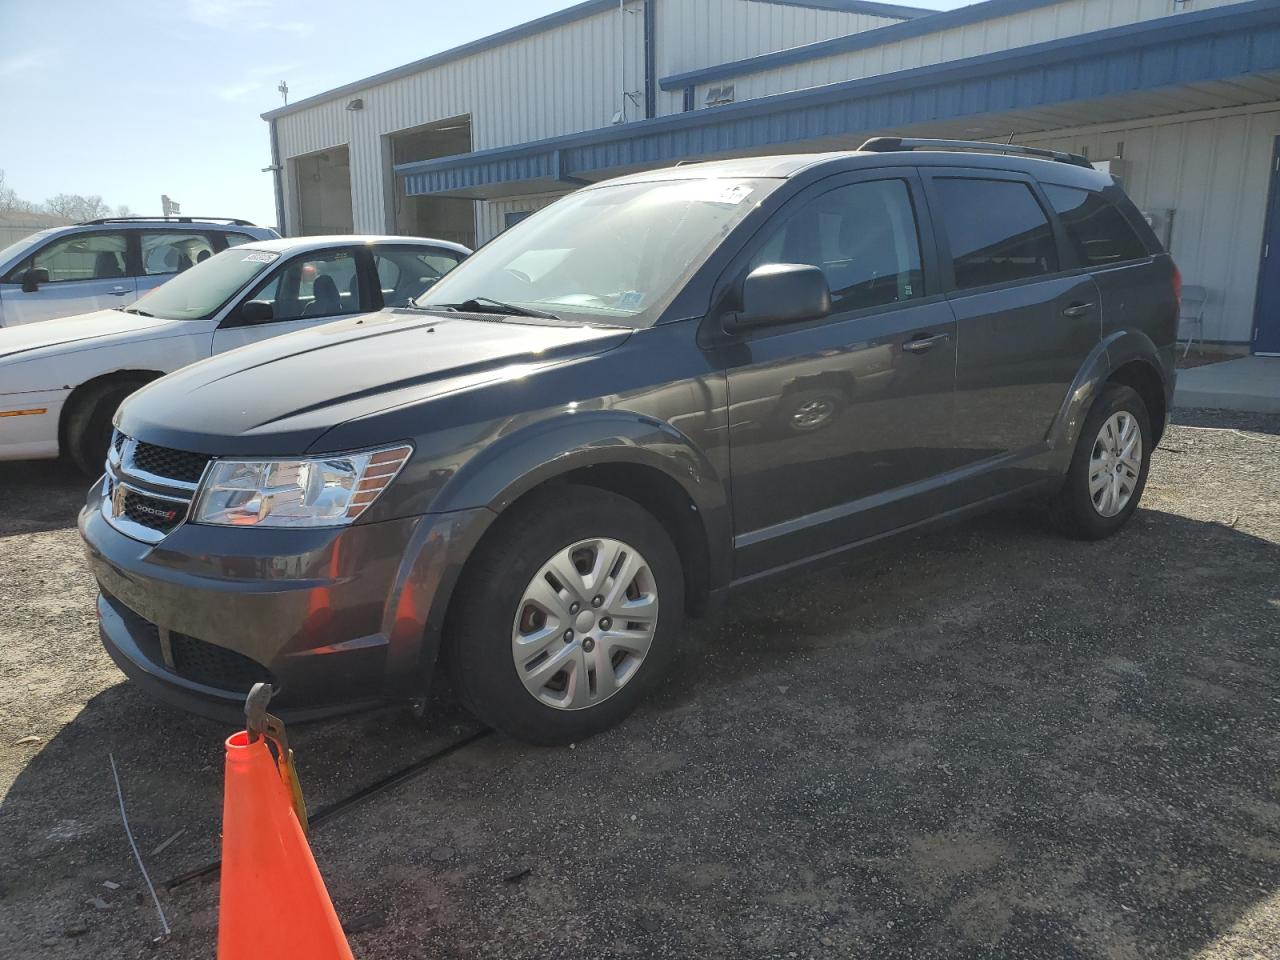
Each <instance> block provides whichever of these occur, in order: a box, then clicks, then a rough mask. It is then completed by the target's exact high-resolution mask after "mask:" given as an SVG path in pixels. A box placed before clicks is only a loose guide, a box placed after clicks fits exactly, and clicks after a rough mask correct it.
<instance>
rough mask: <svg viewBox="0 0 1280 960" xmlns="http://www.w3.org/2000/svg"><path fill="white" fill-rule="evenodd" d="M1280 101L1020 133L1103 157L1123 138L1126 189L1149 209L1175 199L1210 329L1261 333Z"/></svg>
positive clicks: (1177, 244) (1188, 278) (1238, 335)
mask: <svg viewBox="0 0 1280 960" xmlns="http://www.w3.org/2000/svg"><path fill="white" fill-rule="evenodd" d="M1277 136H1280V108H1277V107H1276V106H1275V105H1268V106H1267V107H1243V108H1239V109H1236V110H1218V111H1214V113H1212V114H1192V115H1188V116H1180V117H1177V118H1165V119H1164V120H1152V121H1144V122H1140V123H1130V124H1127V125H1111V126H1098V127H1089V128H1083V129H1080V130H1073V131H1063V132H1058V133H1055V134H1053V135H1052V136H1050V137H1043V138H1036V137H1020V138H1019V139H1020V140H1021V141H1023V142H1026V143H1031V144H1034V145H1036V146H1048V147H1055V148H1057V149H1062V150H1073V151H1076V152H1081V151H1082V150H1087V151H1088V154H1089V156H1090V157H1091V158H1093V159H1094V160H1102V159H1106V158H1109V157H1114V156H1115V155H1116V151H1117V149H1119V147H1118V145H1119V144H1123V150H1124V159H1125V161H1126V163H1127V164H1128V167H1129V170H1128V174H1127V176H1126V179H1125V181H1124V186H1125V189H1126V191H1128V193H1129V196H1130V197H1132V198H1133V201H1134V203H1136V204H1137V205H1138V207H1139V208H1141V209H1142V210H1144V211H1146V210H1158V209H1172V210H1173V211H1174V216H1173V240H1172V242H1171V244H1170V252H1171V253H1172V254H1173V257H1174V260H1175V261H1176V262H1177V264H1178V268H1179V269H1180V270H1181V271H1182V279H1183V282H1184V283H1188V284H1198V285H1199V286H1202V287H1204V288H1205V291H1206V293H1207V295H1208V299H1207V300H1206V302H1205V312H1204V338H1205V339H1206V340H1218V341H1223V342H1228V343H1247V342H1248V341H1249V340H1250V339H1251V337H1252V331H1253V308H1254V298H1255V295H1256V292H1257V283H1258V260H1259V255H1260V253H1261V250H1262V233H1263V227H1264V220H1265V217H1266V202H1267V189H1268V184H1269V177H1270V169H1271V157H1272V149H1273V146H1274V143H1275V138H1276V137H1277Z"/></svg>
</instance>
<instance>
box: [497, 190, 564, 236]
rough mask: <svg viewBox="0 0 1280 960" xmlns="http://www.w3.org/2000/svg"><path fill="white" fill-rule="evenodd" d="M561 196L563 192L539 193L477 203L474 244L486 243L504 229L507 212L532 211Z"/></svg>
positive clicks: (551, 202)
mask: <svg viewBox="0 0 1280 960" xmlns="http://www.w3.org/2000/svg"><path fill="white" fill-rule="evenodd" d="M563 196H564V194H563V193H540V194H538V195H537V196H532V197H508V198H506V199H504V200H490V201H487V202H486V201H481V202H480V203H477V204H476V246H479V245H480V244H482V243H488V242H489V241H490V240H492V239H493V238H494V237H496V236H497V235H498V234H500V233H501V232H502V231H503V230H505V229H506V225H507V214H508V213H533V212H534V211H535V210H541V209H542V208H543V207H546V206H550V205H551V204H553V203H555V202H556V201H557V200H559V199H560V198H561V197H563Z"/></svg>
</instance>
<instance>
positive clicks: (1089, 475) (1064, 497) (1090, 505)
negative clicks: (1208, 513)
mask: <svg viewBox="0 0 1280 960" xmlns="http://www.w3.org/2000/svg"><path fill="white" fill-rule="evenodd" d="M1151 448H1152V442H1151V420H1150V417H1149V416H1148V414H1147V405H1146V404H1145V403H1143V402H1142V397H1140V396H1139V395H1138V393H1137V391H1135V390H1133V389H1132V388H1131V387H1126V386H1122V385H1120V384H1114V383H1113V384H1107V385H1106V386H1105V387H1104V388H1103V390H1102V392H1101V394H1100V395H1099V396H1098V399H1097V400H1096V401H1095V402H1094V405H1093V408H1092V409H1091V410H1090V411H1089V416H1088V417H1087V418H1086V419H1085V422H1084V426H1083V427H1082V428H1081V430H1080V438H1079V440H1077V441H1076V449H1075V453H1074V454H1073V455H1072V458H1071V466H1070V468H1069V469H1068V471H1067V478H1066V482H1065V483H1064V484H1063V486H1062V489H1061V490H1060V491H1059V492H1058V494H1057V496H1056V497H1055V499H1054V502H1053V505H1052V506H1053V514H1054V518H1055V519H1056V520H1057V522H1058V525H1059V526H1060V527H1061V528H1062V529H1063V531H1064V532H1065V533H1067V534H1068V535H1070V536H1073V537H1076V538H1077V539H1081V540H1101V539H1102V538H1103V537H1109V536H1111V534H1113V533H1115V532H1116V531H1117V530H1119V529H1120V528H1121V527H1123V526H1124V525H1125V524H1126V523H1128V522H1129V518H1130V517H1132V516H1133V514H1134V512H1135V511H1136V510H1137V509H1138V501H1139V500H1140V499H1141V497H1142V491H1143V489H1144V488H1145V487H1146V484H1147V471H1148V469H1149V468H1150V465H1151V453H1152V449H1151Z"/></svg>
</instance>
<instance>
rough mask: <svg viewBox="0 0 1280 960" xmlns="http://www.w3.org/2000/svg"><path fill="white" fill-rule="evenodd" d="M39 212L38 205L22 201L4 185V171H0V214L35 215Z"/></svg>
mask: <svg viewBox="0 0 1280 960" xmlns="http://www.w3.org/2000/svg"><path fill="white" fill-rule="evenodd" d="M39 210H40V206H39V204H35V203H32V202H31V201H30V200H23V199H22V198H21V197H19V196H18V194H17V193H16V192H15V191H14V189H13V188H12V187H10V186H9V185H8V184H6V183H5V180H4V171H3V170H0V213H37V212H39Z"/></svg>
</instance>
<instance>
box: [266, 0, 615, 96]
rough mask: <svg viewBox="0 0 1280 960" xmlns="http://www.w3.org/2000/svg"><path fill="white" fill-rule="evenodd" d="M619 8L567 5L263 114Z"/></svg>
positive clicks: (596, 1) (611, 3)
mask: <svg viewBox="0 0 1280 960" xmlns="http://www.w3.org/2000/svg"><path fill="white" fill-rule="evenodd" d="M617 9H618V0H585V2H583V3H578V4H575V5H574V6H572V7H566V8H565V9H564V10H557V11H556V12H555V13H549V14H547V15H546V16H545V17H538V19H536V20H530V21H529V22H528V23H522V24H520V25H519V26H516V27H512V28H511V29H509V30H502V31H499V32H498V33H494V34H491V35H489V36H487V37H481V38H480V39H479V40H472V41H471V42H470V43H464V44H462V45H461V46H457V47H451V48H450V49H448V50H443V51H441V52H440V53H433V54H432V55H431V56H429V57H423V58H422V59H421V60H415V61H413V63H406V64H405V65H404V66H401V67H395V68H394V69H391V70H384V71H383V72H382V73H375V74H374V75H373V76H371V77H365V78H364V79H363V80H355V81H353V82H351V83H344V84H343V85H342V86H340V87H334V88H333V89H332V90H326V91H325V92H324V93H317V94H316V95H315V96H314V97H307V98H306V99H304V100H299V101H298V102H297V103H291V104H289V105H288V106H287V107H278V108H277V109H275V110H268V111H267V112H266V113H264V114H262V119H263V120H272V119H274V118H276V117H283V116H285V115H286V114H290V113H297V112H298V111H299V110H305V109H306V108H307V107H314V106H315V105H316V104H318V103H325V102H327V101H329V100H337V99H339V98H340V97H345V96H346V95H348V94H351V93H357V92H358V91H361V90H368V89H369V88H370V87H374V86H377V85H378V84H380V83H387V82H388V81H390V80H398V79H399V78H401V77H408V76H411V75H413V74H415V73H421V72H422V71H423V70H428V69H430V68H431V67H439V66H442V65H444V64H446V63H452V62H453V61H455V60H461V59H462V58H463V57H470V56H473V55H474V54H477V53H482V52H484V51H485V50H491V49H493V48H494V47H500V46H502V45H503V44H507V43H514V42H515V41H517V40H523V39H524V38H525V37H531V36H533V35H534V34H537V33H542V32H543V31H545V30H551V29H553V28H555V27H562V26H564V25H565V24H566V23H573V22H574V21H575V20H582V19H583V18H585V17H590V16H594V15H595V14H597V13H604V12H605V11H606V10H617Z"/></svg>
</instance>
